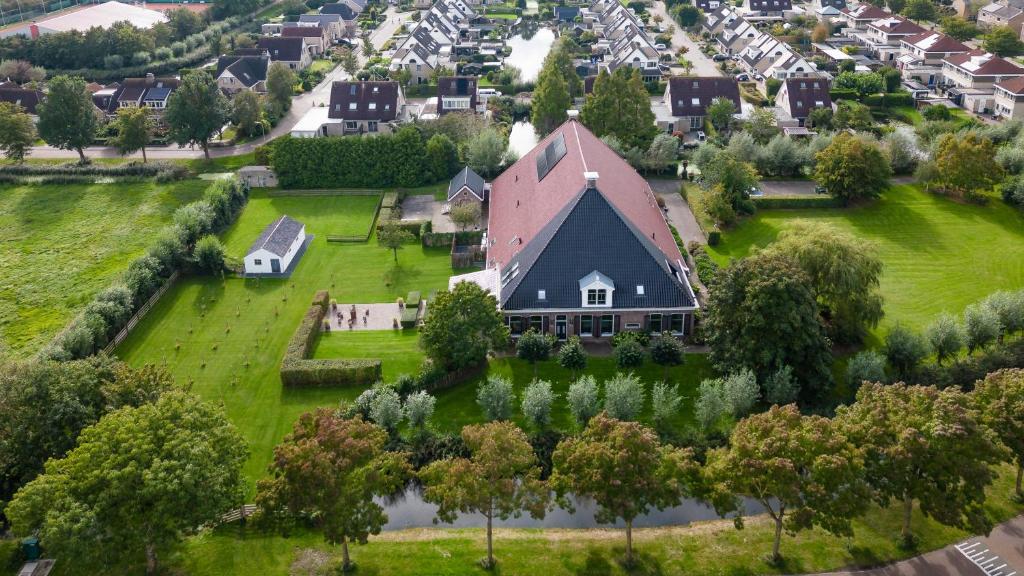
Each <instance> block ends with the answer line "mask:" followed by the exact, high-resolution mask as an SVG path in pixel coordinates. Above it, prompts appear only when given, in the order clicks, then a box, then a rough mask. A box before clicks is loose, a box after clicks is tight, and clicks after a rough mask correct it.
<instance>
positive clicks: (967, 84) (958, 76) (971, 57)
mask: <svg viewBox="0 0 1024 576" xmlns="http://www.w3.org/2000/svg"><path fill="white" fill-rule="evenodd" d="M1022 76H1024V68H1021V67H1020V66H1017V65H1016V64H1014V63H1012V62H1010V61H1009V60H1006V59H1003V58H1000V57H999V56H996V55H995V54H991V53H989V52H985V51H984V50H971V51H970V52H965V53H963V54H954V55H952V56H949V57H947V58H945V59H943V60H942V78H943V80H944V87H945V88H946V89H947V94H948V95H949V97H950V99H951V100H952V101H953V102H954V103H955V104H956V105H958V106H962V107H964V108H965V109H967V110H970V111H971V112H981V113H991V112H992V111H993V110H994V109H995V85H996V84H999V83H1004V82H1006V81H1007V80H1010V79H1013V78H1020V77H1022Z"/></svg>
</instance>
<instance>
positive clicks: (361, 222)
mask: <svg viewBox="0 0 1024 576" xmlns="http://www.w3.org/2000/svg"><path fill="white" fill-rule="evenodd" d="M377 201H378V197H377V196H305V197H303V196H299V197H271V196H269V195H268V194H267V192H266V191H263V190H256V191H254V192H253V194H252V197H251V199H250V201H249V204H248V206H246V208H245V211H244V212H243V214H242V216H241V217H240V218H239V220H238V222H236V224H235V225H234V226H233V227H232V228H231V229H230V230H228V231H227V232H226V233H225V234H224V238H223V240H224V244H225V246H226V249H227V252H228V254H229V256H232V257H236V258H240V257H242V256H243V255H244V254H245V252H246V251H247V249H248V248H249V245H250V244H251V243H252V241H253V240H255V239H256V237H257V236H259V233H260V232H261V231H262V230H263V228H264V227H265V226H266V225H267V224H269V223H270V222H272V221H273V220H274V219H275V218H277V217H278V216H280V215H281V214H287V215H289V216H291V217H293V218H296V219H297V220H299V221H301V222H303V223H305V224H306V231H307V234H312V235H314V239H313V241H312V243H311V245H310V246H309V248H308V250H307V251H306V253H305V255H303V257H302V260H301V261H300V262H299V263H298V265H297V267H296V269H295V272H294V273H293V275H292V277H291V278H289V279H273V280H271V279H258V280H257V279H249V280H245V279H240V278H227V279H223V280H221V279H218V278H196V277H191V278H187V279H185V280H182V281H181V282H179V283H178V284H177V285H175V286H174V288H173V289H172V290H171V291H170V292H168V294H167V295H166V296H164V298H163V299H161V301H160V303H159V304H158V305H157V306H156V307H154V309H153V310H152V311H151V312H150V313H149V315H148V316H146V318H145V319H144V320H143V322H141V323H140V325H139V326H138V328H136V330H135V331H134V332H133V333H132V334H131V336H130V337H129V338H128V339H127V340H126V341H125V342H124V344H122V345H121V347H120V348H118V350H117V354H118V355H119V356H121V357H122V358H124V359H125V360H127V361H128V362H130V363H131V364H133V365H141V364H146V363H158V364H166V366H167V367H168V369H169V370H170V371H171V373H172V374H173V375H174V377H175V379H176V380H177V381H178V382H180V383H182V384H187V385H190V386H191V387H192V389H193V390H194V391H195V392H196V393H198V394H200V395H201V396H202V397H203V398H205V399H207V400H210V401H213V402H219V403H223V405H224V407H225V410H226V411H227V414H228V416H229V417H230V418H231V421H232V422H234V423H235V425H236V426H238V428H239V430H240V431H241V433H242V434H243V436H244V437H245V438H246V440H247V441H248V442H249V449H250V452H251V458H250V460H249V463H248V465H247V467H246V469H245V473H246V476H247V477H248V478H249V479H250V484H252V483H254V482H255V479H256V478H259V477H261V476H262V475H263V473H264V471H265V468H266V464H267V462H268V461H269V459H270V454H271V451H272V449H273V446H274V445H275V444H277V442H278V441H280V439H281V438H282V437H284V435H285V433H286V432H287V431H288V430H289V429H290V428H291V425H292V423H293V422H294V421H295V419H296V418H297V417H298V416H299V415H300V414H301V413H303V412H305V411H308V410H310V409H312V408H315V407H317V406H329V405H334V404H336V403H337V402H339V401H340V400H342V399H351V398H354V397H355V396H356V395H358V394H359V392H360V391H361V390H358V389H327V390H324V389H317V390H294V389H289V390H285V389H283V388H282V385H281V381H280V378H279V376H278V366H279V363H280V361H281V357H282V356H283V355H284V350H285V347H286V345H287V342H288V339H289V338H291V335H292V333H293V332H294V331H295V328H296V327H297V326H298V324H299V319H300V318H301V317H302V315H303V313H304V312H305V311H306V309H307V308H308V307H309V305H310V302H311V300H312V298H313V293H314V292H315V291H317V290H320V289H328V290H330V292H331V296H332V297H335V298H338V299H339V300H345V301H356V302H391V301H394V300H395V298H397V297H398V296H405V295H406V294H407V293H408V292H409V291H410V290H421V291H423V292H424V293H426V292H429V291H430V290H432V289H439V288H445V287H446V286H447V285H448V277H449V276H450V275H451V267H450V264H449V256H448V251H447V250H446V249H430V250H425V249H423V248H421V247H420V246H419V245H413V244H410V245H408V246H406V247H405V248H404V249H403V250H400V251H399V252H398V260H399V264H398V266H397V267H396V266H395V265H394V262H393V259H392V254H391V251H390V250H386V249H384V248H380V247H378V246H377V245H376V240H371V241H370V242H369V243H364V244H328V243H327V242H326V236H327V234H339V235H354V234H365V233H366V230H367V229H368V227H369V226H370V225H371V223H372V220H373V218H374V214H375V209H376V206H377Z"/></svg>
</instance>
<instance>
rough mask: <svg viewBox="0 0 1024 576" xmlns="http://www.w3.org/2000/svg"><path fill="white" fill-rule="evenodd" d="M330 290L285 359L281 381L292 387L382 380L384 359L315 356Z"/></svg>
mask: <svg viewBox="0 0 1024 576" xmlns="http://www.w3.org/2000/svg"><path fill="white" fill-rule="evenodd" d="M330 301H331V296H330V294H329V293H328V292H327V290H319V291H317V293H316V294H315V295H314V296H313V303H312V304H311V305H310V307H309V309H308V310H306V314H305V315H304V316H303V317H302V321H301V322H299V327H298V328H296V329H295V332H294V333H293V334H292V337H291V340H289V341H288V348H287V349H286V350H285V352H284V358H283V359H282V360H281V369H280V372H281V382H282V383H283V384H284V385H285V386H292V387H320V386H346V385H367V384H373V383H374V382H376V381H378V380H380V377H381V362H380V360H352V359H330V360H316V359H311V358H310V357H309V356H310V354H312V353H313V348H314V347H315V345H316V339H317V338H318V337H319V336H320V326H321V324H323V321H324V316H326V315H327V309H328V307H329V306H330Z"/></svg>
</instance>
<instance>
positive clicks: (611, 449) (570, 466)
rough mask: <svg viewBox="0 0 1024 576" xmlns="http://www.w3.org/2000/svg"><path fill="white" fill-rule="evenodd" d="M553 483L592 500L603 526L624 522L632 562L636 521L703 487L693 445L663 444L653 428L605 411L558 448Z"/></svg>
mask: <svg viewBox="0 0 1024 576" xmlns="http://www.w3.org/2000/svg"><path fill="white" fill-rule="evenodd" d="M552 461H553V463H554V471H553V472H552V474H551V479H550V483H551V486H552V487H553V488H554V489H555V491H556V492H557V493H558V495H559V496H560V497H564V496H565V495H566V494H570V493H571V494H574V495H576V496H580V497H584V498H591V499H593V500H594V503H595V504H596V505H597V511H596V512H595V513H594V518H595V519H596V520H597V521H598V522H600V523H602V524H610V523H613V522H615V521H616V520H618V519H620V518H621V519H622V520H623V522H625V524H626V564H627V565H632V563H633V521H634V520H635V519H636V518H637V516H641V515H643V514H646V513H647V512H649V511H650V510H651V509H652V508H656V509H658V510H663V509H665V508H668V507H670V506H674V505H676V504H678V503H679V501H680V500H681V499H682V498H684V497H686V496H689V495H692V494H698V493H700V492H701V491H702V488H701V485H702V482H701V475H700V468H699V466H698V465H697V464H696V463H695V462H694V460H693V454H692V452H691V451H690V450H689V449H683V448H674V447H671V446H665V445H662V444H661V443H659V442H658V436H657V435H656V434H655V433H654V431H653V430H651V429H649V428H646V427H644V426H641V425H640V424H637V423H636V422H622V421H619V420H616V419H614V418H611V417H609V416H607V415H605V414H603V413H602V414H598V415H597V416H595V417H594V418H592V419H591V420H590V423H589V424H588V425H587V428H586V429H585V430H584V431H583V434H581V435H580V436H576V437H571V438H568V439H566V440H564V441H562V442H561V443H559V445H558V447H557V448H555V452H554V455H553V456H552Z"/></svg>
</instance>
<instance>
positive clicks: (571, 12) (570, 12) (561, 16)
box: [555, 6, 580, 22]
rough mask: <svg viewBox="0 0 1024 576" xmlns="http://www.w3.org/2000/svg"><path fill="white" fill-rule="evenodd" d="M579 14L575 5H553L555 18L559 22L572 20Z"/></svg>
mask: <svg viewBox="0 0 1024 576" xmlns="http://www.w3.org/2000/svg"><path fill="white" fill-rule="evenodd" d="M579 15H580V9H579V8H578V7H576V6H555V19H556V20H559V21H561V22H572V21H573V20H575V19H576V17H577V16H579Z"/></svg>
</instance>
